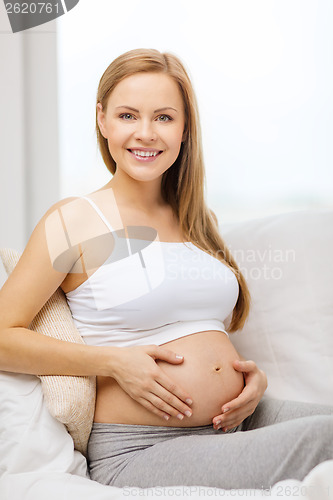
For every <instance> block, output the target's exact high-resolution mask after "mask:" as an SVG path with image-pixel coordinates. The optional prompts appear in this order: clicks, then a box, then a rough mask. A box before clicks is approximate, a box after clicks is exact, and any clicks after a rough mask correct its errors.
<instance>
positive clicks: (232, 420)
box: [213, 359, 267, 432]
mask: <svg viewBox="0 0 333 500" xmlns="http://www.w3.org/2000/svg"><path fill="white" fill-rule="evenodd" d="M233 367H234V368H235V370H237V371H239V372H242V373H243V375H244V380H245V387H244V389H243V391H242V392H241V393H240V395H239V396H238V397H237V398H235V399H233V400H232V401H229V402H228V403H225V404H224V405H223V406H222V408H221V411H222V413H221V415H216V416H215V417H214V418H213V427H214V429H222V430H223V431H224V432H225V431H227V430H230V429H233V428H234V427H237V425H239V424H240V423H241V422H243V420H245V418H246V417H248V416H249V415H252V413H253V412H254V410H255V409H256V407H257V405H258V403H259V401H260V400H261V398H262V396H263V395H264V392H265V390H266V388H267V377H266V374H265V373H264V372H263V371H262V370H260V369H259V368H258V367H257V365H256V364H255V362H254V361H240V360H238V359H237V360H235V361H234V362H233Z"/></svg>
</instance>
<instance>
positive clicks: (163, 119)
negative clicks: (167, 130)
mask: <svg viewBox="0 0 333 500" xmlns="http://www.w3.org/2000/svg"><path fill="white" fill-rule="evenodd" d="M158 120H159V121H161V122H170V121H172V118H171V116H169V115H160V116H159V117H158Z"/></svg>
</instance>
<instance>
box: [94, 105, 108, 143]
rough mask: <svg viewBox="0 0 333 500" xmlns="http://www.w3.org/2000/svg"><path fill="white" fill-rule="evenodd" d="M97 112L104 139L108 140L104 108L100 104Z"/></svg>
mask: <svg viewBox="0 0 333 500" xmlns="http://www.w3.org/2000/svg"><path fill="white" fill-rule="evenodd" d="M96 112H97V123H98V126H99V130H100V132H101V134H102V136H103V137H104V139H106V128H105V113H104V111H103V106H102V104H101V103H100V102H98V103H97V106H96Z"/></svg>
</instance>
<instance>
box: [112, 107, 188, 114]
mask: <svg viewBox="0 0 333 500" xmlns="http://www.w3.org/2000/svg"><path fill="white" fill-rule="evenodd" d="M119 108H126V109H130V110H131V111H135V113H140V111H139V110H138V109H135V108H132V107H131V106H117V107H116V109H119ZM167 109H173V111H176V113H178V111H177V110H176V109H175V108H172V107H171V106H166V107H164V108H159V109H155V111H154V113H159V112H160V111H166V110H167Z"/></svg>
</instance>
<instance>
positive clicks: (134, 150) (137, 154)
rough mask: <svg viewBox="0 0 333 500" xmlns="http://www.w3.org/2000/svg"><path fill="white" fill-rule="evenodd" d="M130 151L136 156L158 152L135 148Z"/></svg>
mask: <svg viewBox="0 0 333 500" xmlns="http://www.w3.org/2000/svg"><path fill="white" fill-rule="evenodd" d="M131 151H132V153H134V154H135V155H136V156H156V155H157V154H158V152H157V151H139V150H137V149H132V150H131Z"/></svg>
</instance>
